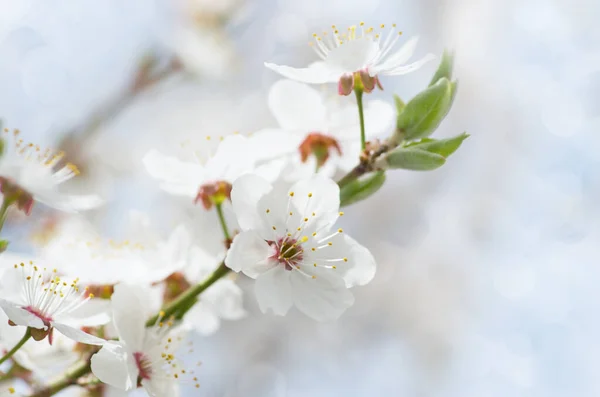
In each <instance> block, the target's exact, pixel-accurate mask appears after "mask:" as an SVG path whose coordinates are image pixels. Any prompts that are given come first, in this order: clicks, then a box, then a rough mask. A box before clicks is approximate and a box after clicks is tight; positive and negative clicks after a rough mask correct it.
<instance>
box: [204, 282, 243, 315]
mask: <svg viewBox="0 0 600 397" xmlns="http://www.w3.org/2000/svg"><path fill="white" fill-rule="evenodd" d="M202 302H207V303H209V304H210V305H211V306H212V308H213V311H214V312H215V313H216V314H217V315H218V316H219V317H221V318H224V319H226V320H239V319H240V318H243V317H245V316H246V311H245V310H244V305H243V292H242V289H241V288H240V287H239V286H238V285H237V284H236V283H235V281H233V280H229V279H221V280H219V281H217V282H216V283H214V284H213V285H212V286H211V287H210V288H209V289H208V290H206V291H205V292H204V294H202V298H201V300H200V303H202Z"/></svg>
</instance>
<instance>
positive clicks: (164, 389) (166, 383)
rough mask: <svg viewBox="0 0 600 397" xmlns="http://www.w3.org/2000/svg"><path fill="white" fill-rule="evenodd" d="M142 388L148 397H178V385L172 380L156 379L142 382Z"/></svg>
mask: <svg viewBox="0 0 600 397" xmlns="http://www.w3.org/2000/svg"><path fill="white" fill-rule="evenodd" d="M142 386H143V387H144V389H146V392H148V395H149V396H150V397H165V396H169V397H178V396H179V394H180V393H179V383H178V382H176V381H175V380H174V379H163V378H156V377H154V378H153V379H144V380H142Z"/></svg>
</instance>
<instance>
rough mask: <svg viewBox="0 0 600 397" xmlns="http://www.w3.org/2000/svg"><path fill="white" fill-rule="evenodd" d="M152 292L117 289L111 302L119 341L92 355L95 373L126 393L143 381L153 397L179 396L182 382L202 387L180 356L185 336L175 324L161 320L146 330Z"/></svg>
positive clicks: (125, 286)
mask: <svg viewBox="0 0 600 397" xmlns="http://www.w3.org/2000/svg"><path fill="white" fill-rule="evenodd" d="M149 293H150V292H149V291H148V290H147V289H145V288H143V287H140V286H136V285H128V284H119V285H117V286H115V292H114V294H113V296H112V298H111V301H112V307H113V325H114V327H115V329H116V331H117V334H118V337H119V341H118V342H112V341H111V342H107V343H106V344H105V345H104V346H103V347H102V349H100V351H99V352H98V353H96V354H95V355H93V356H92V360H91V368H92V372H93V373H94V375H96V377H98V379H100V380H101V381H102V382H104V383H106V384H108V385H110V386H113V387H116V388H118V389H121V390H126V391H128V390H132V389H135V388H136V387H137V386H138V380H140V384H141V386H142V387H144V389H146V391H147V392H148V394H149V395H150V396H175V395H178V388H179V385H178V381H180V380H184V381H188V382H194V383H195V386H196V387H199V384H198V383H196V382H197V379H196V378H195V377H194V373H193V370H191V371H189V370H186V369H185V368H184V366H183V365H182V363H181V362H180V360H178V358H177V356H176V351H177V350H178V348H179V347H180V345H181V337H182V335H181V331H180V330H178V329H177V328H176V327H175V326H174V323H173V322H172V321H171V320H168V319H163V318H159V319H158V320H157V323H156V324H155V325H154V326H153V327H149V328H146V320H147V318H148V315H149V314H150V310H151V308H150V307H149V306H148V299H147V297H148V294H149Z"/></svg>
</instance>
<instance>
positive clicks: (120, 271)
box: [41, 215, 191, 285]
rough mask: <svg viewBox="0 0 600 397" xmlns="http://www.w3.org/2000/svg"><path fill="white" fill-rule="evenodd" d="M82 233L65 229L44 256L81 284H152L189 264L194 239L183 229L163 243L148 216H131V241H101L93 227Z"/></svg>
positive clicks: (177, 230)
mask: <svg viewBox="0 0 600 397" xmlns="http://www.w3.org/2000/svg"><path fill="white" fill-rule="evenodd" d="M77 229H78V228H75V230H77ZM79 229H80V230H79V232H78V233H77V234H74V233H72V230H73V228H66V230H65V232H64V233H63V235H59V236H57V237H56V238H54V239H53V240H51V241H50V242H49V243H48V244H47V245H46V247H45V248H44V249H43V251H42V253H41V256H42V257H43V258H44V260H47V261H53V262H58V261H60V263H61V264H62V267H61V270H62V271H63V272H64V273H65V274H67V275H71V274H74V273H77V274H78V275H79V280H80V282H81V283H82V284H87V285H114V284H116V283H118V282H125V281H126V282H130V283H138V284H151V283H154V282H158V281H162V280H164V279H165V278H166V277H168V276H169V275H170V274H172V273H174V272H177V271H179V270H181V269H182V268H183V267H184V266H185V265H186V264H187V263H188V257H189V249H190V248H191V236H190V234H189V232H188V230H187V228H186V227H185V226H183V225H180V226H178V227H176V228H175V229H174V230H173V232H172V233H171V234H170V235H169V237H168V238H167V239H161V238H160V236H158V235H156V234H155V233H154V229H153V228H152V227H151V225H150V223H149V220H148V218H147V217H146V216H145V215H141V216H140V215H138V216H133V215H132V217H131V219H130V225H129V230H130V232H131V240H123V241H118V242H117V241H113V240H108V241H107V240H105V239H103V238H101V237H100V236H99V234H98V233H97V232H96V231H95V230H94V229H93V227H92V226H91V225H88V227H87V230H86V228H79Z"/></svg>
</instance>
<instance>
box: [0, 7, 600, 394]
mask: <svg viewBox="0 0 600 397" xmlns="http://www.w3.org/2000/svg"><path fill="white" fill-rule="evenodd" d="M599 19H600V3H599V2H598V1H595V0H573V1H567V0H526V1H522V0H503V1H499V0H495V1H492V0H394V1H392V0H369V1H367V0H362V1H361V0H326V1H322V0H302V1H296V0H128V1H121V0H103V1H92V0H52V1H42V0H19V1H16V0H2V1H0V87H1V89H0V116H1V117H2V119H3V120H4V123H5V126H7V127H10V128H19V129H20V130H21V131H22V132H23V134H24V136H26V137H27V138H28V139H31V140H35V141H37V142H39V143H40V144H43V145H45V146H52V147H61V148H64V149H65V150H66V151H67V155H68V156H69V159H70V160H71V161H74V162H75V163H76V164H78V165H79V167H80V168H81V170H82V175H81V176H80V178H78V181H74V182H73V183H72V184H71V186H70V188H71V189H72V190H74V191H78V190H79V191H84V190H86V191H89V190H93V191H96V192H100V193H101V194H102V195H103V196H104V197H106V198H107V199H108V200H109V203H108V205H107V206H106V207H104V208H103V209H101V210H98V211H94V212H91V213H88V214H86V215H85V216H86V217H87V218H88V219H89V220H91V221H92V222H95V223H96V224H98V226H99V227H100V228H102V229H103V230H105V231H106V233H107V234H109V235H118V234H119V233H120V232H121V230H122V225H121V223H120V222H121V221H122V219H123V217H124V216H125V214H127V213H128V212H129V211H130V210H131V209H137V210H142V211H147V212H148V213H149V214H150V215H151V217H152V218H153V219H154V220H155V221H156V222H159V224H161V225H164V226H165V227H166V226H167V225H172V224H174V223H176V222H177V221H178V220H180V219H182V218H188V219H189V218H190V217H198V218H197V219H196V218H192V219H194V221H195V222H197V223H201V224H202V225H208V226H199V227H208V228H211V227H214V226H212V225H216V224H215V223H214V222H215V219H214V218H213V217H212V216H211V215H198V214H194V212H198V211H201V209H200V208H197V207H196V208H194V207H191V206H190V205H189V203H187V202H184V201H182V200H178V199H176V198H174V197H172V196H168V195H166V194H165V193H163V192H161V191H160V190H159V189H158V187H157V184H156V182H155V181H153V180H151V179H150V177H149V176H147V175H146V172H145V170H144V169H143V166H142V164H141V157H142V156H143V154H144V153H145V152H146V151H147V150H148V149H149V148H152V147H158V146H160V147H171V148H177V147H178V145H180V144H181V143H182V142H185V141H187V140H191V141H196V142H200V143H202V142H204V144H207V145H208V143H207V140H206V136H214V137H216V136H221V135H227V134H230V133H233V132H234V131H240V132H243V133H248V132H252V131H254V130H256V129H258V128H263V127H268V126H274V125H275V121H274V120H273V118H272V116H270V114H269V111H268V108H267V106H266V95H267V92H268V88H269V86H270V84H271V83H273V82H274V81H276V80H277V79H278V76H276V75H275V74H274V73H273V72H271V71H269V70H267V69H265V68H264V67H263V62H264V61H275V62H285V63H288V64H291V65H302V64H304V63H306V62H308V61H310V60H313V59H314V54H313V53H312V51H311V50H310V48H309V47H308V46H307V42H308V40H309V38H310V34H311V33H312V32H313V31H321V30H322V29H323V28H324V27H325V28H326V27H328V26H330V25H331V24H336V25H338V26H345V25H350V24H355V23H357V22H359V21H363V20H364V21H366V22H367V23H370V24H379V23H393V22H395V23H397V24H398V26H400V27H401V29H402V30H403V31H404V33H405V36H406V37H410V36H413V35H419V36H420V37H421V40H420V42H419V49H418V54H417V56H419V55H424V54H425V53H427V52H433V53H435V54H441V52H442V50H443V49H444V48H451V49H454V50H455V51H456V65H455V75H456V76H457V77H458V79H459V81H460V84H459V86H460V88H459V92H458V96H457V98H456V101H455V105H454V108H453V109H452V112H451V113H450V115H449V116H448V118H447V119H446V120H445V121H444V123H443V124H442V126H441V128H440V129H439V130H438V132H437V133H436V135H437V136H438V137H444V136H452V135H456V134H459V133H461V132H463V131H467V132H468V133H470V134H471V137H470V138H469V139H468V140H467V141H466V142H465V143H464V145H463V147H462V148H461V149H460V150H459V151H458V152H457V153H456V154H455V155H454V156H453V157H452V158H450V159H449V161H448V162H447V164H446V165H445V166H444V167H442V168H441V169H439V170H436V171H433V172H428V173H417V172H408V171H407V172H402V171H399V172H395V173H393V174H392V175H390V178H389V179H388V182H387V184H386V186H385V187H384V188H383V189H382V190H381V191H380V192H379V193H378V194H377V195H376V196H374V197H373V198H372V199H371V200H368V201H366V202H362V203H359V204H356V205H354V206H352V207H349V208H348V210H347V211H346V214H347V216H345V217H344V222H345V229H347V230H349V231H351V233H352V235H353V236H354V237H355V238H356V239H357V240H359V241H361V242H362V243H363V244H364V245H366V246H368V247H369V248H370V249H371V250H372V251H373V253H374V254H375V256H376V258H377V259H378V264H379V268H378V273H377V275H376V277H375V279H374V281H373V282H372V283H371V284H370V285H368V286H365V287H362V288H359V289H357V290H355V294H356V297H357V299H356V304H355V306H354V307H352V308H351V309H350V310H349V311H348V312H347V313H346V314H345V315H344V316H343V317H342V318H341V319H340V320H339V321H338V322H336V323H331V324H320V323H315V322H314V321H312V320H310V319H307V318H305V317H304V316H302V315H300V314H299V313H297V312H292V313H290V315H288V316H286V317H284V318H278V317H274V316H271V315H263V314H261V313H260V312H259V311H258V310H257V308H256V304H255V302H254V297H253V293H252V289H251V284H250V283H247V282H245V281H244V280H241V284H242V285H243V286H244V288H245V290H246V291H247V294H246V296H247V299H246V307H247V309H248V310H249V311H250V313H251V315H250V316H248V318H246V319H244V320H242V321H237V322H225V323H224V324H223V326H222V328H221V330H220V331H219V332H218V333H217V334H215V335H214V336H211V337H208V338H197V340H196V341H195V343H196V344H197V345H198V346H199V348H198V349H196V351H197V352H201V353H198V354H199V355H201V357H200V358H201V360H202V361H203V363H204V365H203V368H202V371H201V372H202V374H201V381H202V382H201V383H202V389H201V391H200V394H198V392H197V391H191V389H190V390H187V389H186V391H185V395H204V396H227V397H242V396H243V397H247V396H248V397H255V396H256V397H304V396H307V397H308V396H310V397H321V396H323V397H325V396H327V397H329V396H345V397H355V396H356V397H358V396H418V397H421V396H444V397H454V396H457V397H458V396H460V397H506V396H514V397H520V396H542V397H555V396H556V397H558V396H565V397H566V396H569V397H571V396H578V397H588V396H589V397H596V396H598V395H600V377H598V372H597V371H598V368H599V367H600V343H599V342H598V335H600V320H598V313H599V311H600V299H599V297H600V296H599V294H598V284H599V283H600V270H599V269H600V268H599V266H598V258H599V257H600V229H599V226H600V224H599V219H600V218H599V217H600V209H599V208H600V207H599V206H598V198H599V197H600V173H599V171H598V169H599V166H600V161H599V160H598V153H600V138H599V136H600V134H599V131H600V45H599V43H600V26H599V25H598V20H599ZM435 68H436V65H435V64H434V63H432V64H429V65H427V66H426V67H423V68H422V69H420V70H419V71H417V72H415V73H413V74H410V75H407V76H403V77H399V78H388V79H386V80H385V81H383V83H384V86H385V91H384V92H381V93H378V94H377V96H378V97H379V98H383V99H386V100H389V101H391V100H392V93H397V94H399V95H400V96H401V97H402V98H404V99H409V98H411V97H412V96H413V95H415V94H416V93H418V92H419V91H420V90H421V89H423V88H424V87H425V86H426V85H427V83H428V82H429V79H430V77H431V75H432V73H433V72H434V70H435ZM34 216H35V217H36V218H37V219H40V218H41V219H43V220H46V221H48V222H51V221H52V220H53V218H52V217H53V216H56V214H54V213H53V212H50V211H46V210H44V209H43V208H36V209H35V212H34ZM7 228H8V229H7V230H8V233H10V235H11V236H12V237H13V238H12V240H13V241H14V243H13V245H12V246H11V247H13V248H15V249H18V250H22V251H26V250H28V249H30V248H29V240H28V239H29V237H30V236H31V234H32V233H33V232H34V231H35V230H36V228H39V222H38V224H31V222H30V220H27V219H23V218H20V217H13V218H11V219H10V221H9V224H8V226H7ZM71 392H73V391H71Z"/></svg>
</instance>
